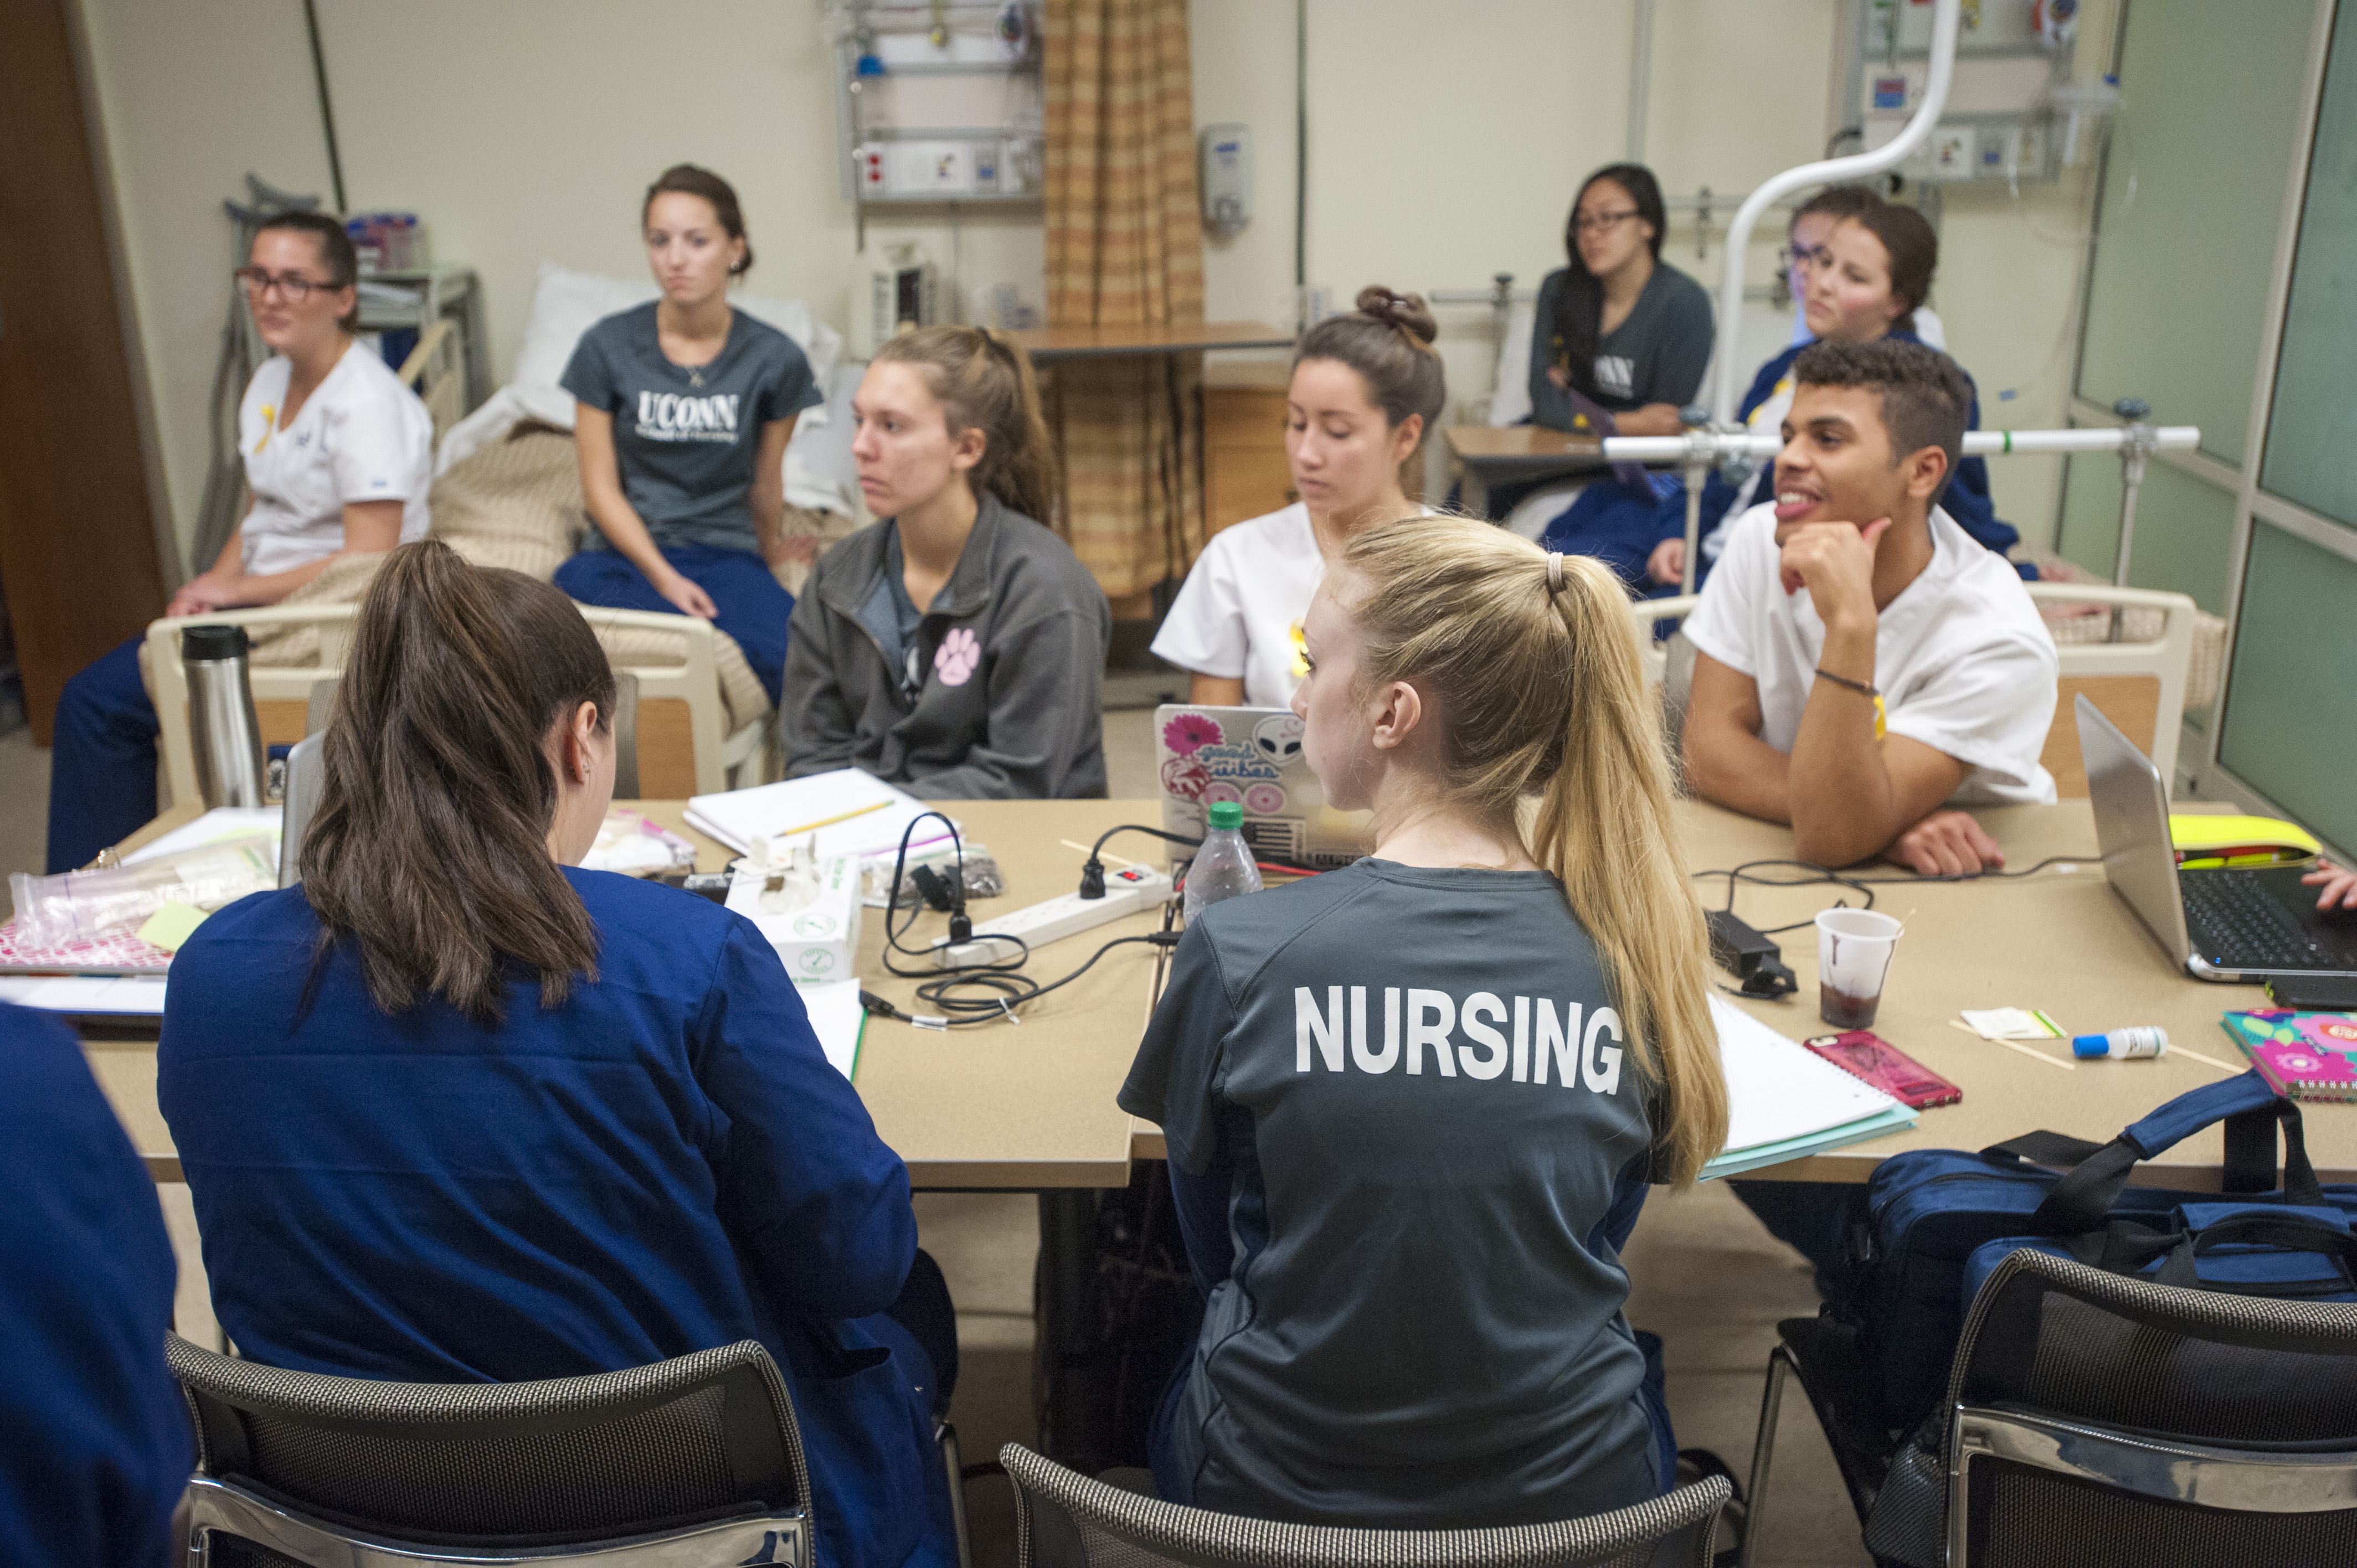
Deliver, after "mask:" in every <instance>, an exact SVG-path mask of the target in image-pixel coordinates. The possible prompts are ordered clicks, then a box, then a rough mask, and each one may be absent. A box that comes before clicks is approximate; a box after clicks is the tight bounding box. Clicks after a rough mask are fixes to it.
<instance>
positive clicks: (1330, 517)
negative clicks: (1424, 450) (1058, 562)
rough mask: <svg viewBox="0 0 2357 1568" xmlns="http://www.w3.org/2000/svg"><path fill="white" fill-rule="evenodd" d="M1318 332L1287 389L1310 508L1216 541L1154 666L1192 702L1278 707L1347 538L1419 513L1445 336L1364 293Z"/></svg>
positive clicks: (1398, 306) (1289, 456) (1444, 392)
mask: <svg viewBox="0 0 2357 1568" xmlns="http://www.w3.org/2000/svg"><path fill="white" fill-rule="evenodd" d="M1358 305H1359V307H1358V309H1356V310H1354V311H1352V312H1351V313H1350V314H1349V315H1347V316H1335V317H1328V318H1327V319H1326V320H1324V321H1321V322H1319V323H1318V325H1317V326H1315V327H1313V328H1310V329H1309V331H1308V333H1307V334H1305V335H1304V336H1303V338H1302V339H1301V346H1300V347H1299V348H1298V349H1296V350H1295V351H1294V356H1293V378H1292V381H1290V383H1289V384H1288V386H1287V388H1286V405H1285V456H1286V464H1287V466H1288V467H1290V468H1291V469H1292V472H1293V486H1294V490H1295V493H1296V494H1297V495H1298V496H1299V497H1300V498H1301V499H1299V500H1297V501H1295V502H1294V503H1293V504H1292V505H1291V506H1288V507H1286V508H1285V509H1283V510H1279V511H1273V512H1270V513H1268V514H1267V515H1266V516H1265V517H1256V518H1254V519H1252V520H1251V521H1246V522H1240V523H1237V524H1235V525H1234V526H1232V527H1230V528H1225V529H1222V530H1221V531H1220V532H1218V533H1216V534H1213V535H1212V536H1211V542H1210V543H1209V544H1207V545H1205V546H1204V547H1203V553H1202V554H1200V556H1198V557H1196V560H1195V566H1194V569H1193V570H1192V571H1190V572H1189V573H1188V574H1187V581H1186V582H1185V584H1183V585H1181V586H1180V587H1179V597H1178V599H1177V600H1176V601H1175V602H1174V603H1173V604H1172V605H1171V607H1170V613H1169V614H1168V615H1167V616H1165V617H1164V618H1163V620H1162V629H1161V630H1160V631H1159V632H1157V633H1156V634H1155V638H1154V652H1155V654H1156V656H1157V657H1158V658H1160V659H1163V660H1167V661H1168V662H1169V663H1172V664H1175V665H1177V666H1178V667H1179V668H1180V669H1181V670H1185V671H1189V673H1190V674H1191V675H1192V676H1193V680H1192V682H1190V684H1189V688H1188V693H1187V700H1188V701H1189V702H1190V703H1198V704H1200V705H1203V706H1206V707H1254V708H1282V707H1286V706H1289V705H1290V704H1291V703H1292V702H1293V689H1294V688H1295V687H1296V686H1298V685H1299V684H1300V683H1301V678H1302V677H1303V676H1304V675H1306V674H1308V664H1307V663H1306V662H1305V661H1304V660H1303V656H1302V649H1301V618H1302V617H1303V616H1304V615H1306V614H1308V610H1309V601H1310V598H1311V597H1312V596H1314V595H1316V593H1317V592H1318V584H1319V583H1320V582H1322V581H1323V580H1324V579H1325V576H1326V564H1327V562H1329V561H1330V560H1332V559H1333V558H1334V557H1335V556H1337V555H1339V554H1340V553H1341V550H1342V548H1343V546H1344V545H1346V544H1347V543H1349V542H1350V540H1351V535H1352V534H1354V533H1356V532H1358V531H1359V530H1360V529H1361V528H1364V527H1366V526H1368V525H1369V524H1371V523H1376V522H1387V521H1391V520H1393V519H1394V518H1399V517H1405V516H1406V515H1407V514H1408V513H1410V512H1413V511H1416V510H1424V509H1420V508H1418V507H1417V506H1416V504H1415V502H1413V501H1411V500H1409V499H1407V494H1406V492H1405V490H1403V489H1401V488H1400V478H1399V477H1400V468H1401V465H1402V464H1404V463H1405V462H1406V461H1407V460H1408V459H1409V458H1410V457H1412V456H1415V453H1416V450H1417V448H1418V447H1419V446H1422V445H1423V442H1424V434H1425V432H1426V430H1428V429H1430V428H1431V426H1432V422H1433V421H1434V420H1435V419H1437V418H1438V417H1439V416H1440V410H1441V405H1442V404H1443V403H1445V402H1446V401H1447V400H1448V387H1447V384H1446V382H1445V381H1444V380H1443V378H1442V375H1441V367H1440V355H1439V353H1438V351H1437V350H1436V349H1434V348H1433V347H1432V340H1433V338H1435V337H1436V336H1437V335H1438V331H1439V328H1438V327H1437V324H1436V323H1435V322H1434V320H1433V318H1432V312H1431V310H1430V309H1428V308H1427V307H1426V305H1425V303H1424V301H1423V300H1422V299H1421V298H1420V297H1418V296H1417V295H1412V294H1409V295H1400V294H1394V293H1393V292H1392V291H1391V290H1389V289H1387V288H1384V287H1383V286H1381V285H1376V286H1373V287H1370V288H1365V289H1361V291H1360V293H1359V300H1358Z"/></svg>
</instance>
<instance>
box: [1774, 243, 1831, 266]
mask: <svg viewBox="0 0 2357 1568" xmlns="http://www.w3.org/2000/svg"><path fill="white" fill-rule="evenodd" d="M1833 264H1834V253H1833V252H1831V251H1830V250H1827V249H1826V248H1825V247H1824V246H1823V245H1811V246H1807V247H1805V248H1803V247H1802V246H1799V245H1787V246H1785V247H1784V248H1783V249H1782V250H1781V251H1778V252H1776V266H1777V270H1779V271H1780V272H1787V273H1789V272H1791V271H1792V269H1793V268H1794V267H1829V266H1831V265H1833Z"/></svg>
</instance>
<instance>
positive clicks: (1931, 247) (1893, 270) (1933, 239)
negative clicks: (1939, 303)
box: [1845, 201, 1940, 332]
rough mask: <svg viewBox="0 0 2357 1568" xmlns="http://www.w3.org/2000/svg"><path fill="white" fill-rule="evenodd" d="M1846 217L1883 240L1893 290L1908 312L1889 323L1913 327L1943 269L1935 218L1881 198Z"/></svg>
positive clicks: (1895, 326)
mask: <svg viewBox="0 0 2357 1568" xmlns="http://www.w3.org/2000/svg"><path fill="white" fill-rule="evenodd" d="M1845 221H1847V222H1851V223H1855V224H1857V226H1858V227H1859V228H1861V229H1863V230H1865V231H1867V233H1869V234H1871V235H1873V236H1874V237H1875V238H1876V239H1877V240H1878V241H1880V242H1881V243H1882V254H1883V256H1884V258H1885V259H1886V260H1887V261H1888V262H1889V267H1890V292H1891V293H1892V294H1895V295H1898V296H1899V297H1900V298H1901V299H1903V300H1905V301H1906V302H1907V313H1906V314H1905V315H1903V316H1901V317H1899V318H1898V319H1897V320H1895V321H1893V322H1892V323H1891V324H1890V325H1891V326H1892V327H1893V328H1897V329H1899V330H1900V331H1904V332H1912V331H1914V330H1915V312H1916V311H1917V310H1918V309H1919V308H1920V307H1921V306H1922V304H1923V302H1924V301H1925V300H1927V299H1929V298H1931V297H1932V274H1934V273H1936V272H1938V271H1939V270H1940V236H1939V233H1938V231H1935V230H1934V229H1933V228H1932V220H1930V219H1928V218H1926V217H1924V216H1923V215H1922V214H1921V212H1918V211H1916V210H1915V209H1913V208H1911V207H1901V206H1900V205H1899V204H1898V203H1897V202H1894V201H1878V202H1876V203H1875V204H1874V205H1873V206H1871V207H1869V208H1867V209H1864V210H1863V211H1859V212H1854V213H1852V214H1851V215H1850V216H1849V217H1848V218H1847V219H1846V220H1845Z"/></svg>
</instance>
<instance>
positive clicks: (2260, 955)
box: [2072, 694, 2357, 984]
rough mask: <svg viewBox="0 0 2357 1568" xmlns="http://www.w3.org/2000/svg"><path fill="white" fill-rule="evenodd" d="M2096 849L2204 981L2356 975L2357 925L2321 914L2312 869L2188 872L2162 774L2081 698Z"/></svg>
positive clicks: (2116, 883) (2077, 705)
mask: <svg viewBox="0 0 2357 1568" xmlns="http://www.w3.org/2000/svg"><path fill="white" fill-rule="evenodd" d="M2072 706H2073V708H2074V709H2075V711H2076V713H2077V715H2078V720H2079V751H2080V755H2081V756H2082V757H2083V758H2084V760H2085V762H2086V765H2087V794H2088V797H2089V800H2090V802H2091V803H2092V804H2093V807H2094V809H2095V842H2096V843H2099V844H2101V845H2102V846H2103V851H2104V875H2105V876H2106V877H2108V878H2110V879H2111V884H2112V889H2113V891H2115V892H2116V893H2117V894H2118V895H2119V896H2120V897H2122V898H2124V899H2126V901H2127V906H2128V908H2131V909H2133V910H2135V911H2136V918H2138V919H2140V920H2142V921H2143V922H2144V923H2145V927H2146V929H2147V930H2149V931H2151V932H2152V934H2153V936H2154V937H2155V938H2156V939H2157V940H2158V941H2159V943H2160V945H2161V946H2162V947H2164V948H2166V949H2167V950H2169V957H2170V958H2171V959H2173V960H2175V961H2178V962H2179V963H2182V964H2183V965H2184V966H2185V967H2186V969H2187V970H2189V971H2190V972H2192V973H2193V974H2195V975H2198V976H2199V977H2201V979H2203V980H2217V981H2225V982H2231V983H2244V984H2247V983H2253V982H2256V981H2262V980H2266V979H2267V978H2268V977H2270V976H2272V975H2278V974H2347V975H2357V921H2352V922H2349V923H2346V924H2341V923H2336V922H2330V921H2328V920H2326V919H2325V918H2324V917H2323V916H2321V915H2319V913H2318V912H2317V908H2316V889H2315V888H2313V887H2309V886H2306V885H2305V884H2303V883H2302V882H2301V881H2300V876H2301V875H2302V872H2303V870H2304V869H2305V868H2304V867H2301V866H2297V865H2287V866H2244V867H2239V868H2237V867H2226V866H2217V867H2204V868H2201V869H2198V870H2192V871H2184V870H2179V867H2178V865H2177V850H2176V846H2175V845H2174V844H2172V843H2170V842H2169V792H2168V791H2167V790H2166V789H2163V788H2162V785H2161V778H2160V769H2159V768H2157V767H2155V766H2154V765H2153V760H2152V758H2150V757H2147V756H2146V755H2145V754H2144V753H2143V752H2141V751H2138V750H2137V749H2136V743H2135V742H2134V741H2131V740H2130V739H2128V737H2127V736H2125V735H2123V734H2121V733H2120V730H2119V727H2118V726H2117V725H2114V724H2113V723H2112V721H2111V720H2109V719H2107V718H2105V717H2104V715H2103V714H2102V713H2100V712H2099V711H2097V709H2096V707H2095V704H2094V703H2091V702H2089V701H2088V700H2087V699H2086V697H2085V696H2084V695H2083V694H2082V695H2081V696H2079V697H2077V698H2076V699H2074V701H2073V703H2072Z"/></svg>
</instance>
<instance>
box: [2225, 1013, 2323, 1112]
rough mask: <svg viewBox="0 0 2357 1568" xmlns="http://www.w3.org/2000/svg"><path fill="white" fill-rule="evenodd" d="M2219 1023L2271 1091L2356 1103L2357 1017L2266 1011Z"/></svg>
mask: <svg viewBox="0 0 2357 1568" xmlns="http://www.w3.org/2000/svg"><path fill="white" fill-rule="evenodd" d="M2220 1022H2221V1023H2222V1025H2224V1026H2225V1030H2226V1033H2227V1034H2228V1035H2229V1036H2232V1037H2233V1042H2234V1043H2235V1044H2236V1045H2238V1046H2240V1047H2243V1054H2244V1056H2247V1057H2249V1058H2251V1065H2252V1066H2254V1067H2255V1068H2257V1069H2259V1076H2260V1077H2262V1078H2264V1079H2266V1080H2267V1081H2268V1082H2269V1083H2271V1084H2273V1085H2275V1088H2276V1093H2278V1094H2287V1095H2289V1096H2290V1097H2291V1098H2292V1099H2294V1100H2340V1101H2357V1014H2350V1013H2298V1012H2294V1011H2292V1010H2291V1009H2289V1008H2285V1007H2265V1008H2259V1009H2256V1010H2254V1011H2252V1012H2248V1013H2229V1014H2227V1015H2225V1017H2223V1018H2222V1019H2221V1020H2220Z"/></svg>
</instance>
